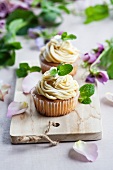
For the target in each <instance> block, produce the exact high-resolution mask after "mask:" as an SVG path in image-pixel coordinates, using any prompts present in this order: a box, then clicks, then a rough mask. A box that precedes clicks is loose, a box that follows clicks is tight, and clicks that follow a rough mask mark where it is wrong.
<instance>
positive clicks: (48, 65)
mask: <svg viewBox="0 0 113 170" xmlns="http://www.w3.org/2000/svg"><path fill="white" fill-rule="evenodd" d="M40 64H41V69H42V73H45V72H46V71H48V70H49V69H50V68H51V67H57V66H58V65H59V64H60V63H52V62H51V63H50V62H47V61H46V60H45V59H44V57H43V56H40ZM72 65H73V70H72V71H71V72H70V75H72V76H74V75H75V74H76V72H77V69H78V64H77V62H76V63H73V64H72Z"/></svg>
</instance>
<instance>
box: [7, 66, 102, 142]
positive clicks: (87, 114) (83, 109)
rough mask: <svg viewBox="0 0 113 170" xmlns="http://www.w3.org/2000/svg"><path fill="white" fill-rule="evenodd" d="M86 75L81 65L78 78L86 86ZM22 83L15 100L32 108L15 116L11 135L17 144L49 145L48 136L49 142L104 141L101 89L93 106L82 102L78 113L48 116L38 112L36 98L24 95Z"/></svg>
mask: <svg viewBox="0 0 113 170" xmlns="http://www.w3.org/2000/svg"><path fill="white" fill-rule="evenodd" d="M35 65H36V63H35ZM86 74H87V72H86V70H84V69H83V68H81V67H80V66H79V69H78V71H77V74H76V75H75V77H74V78H75V79H76V80H77V81H78V83H79V85H80V86H81V85H83V84H85V77H86ZM22 80H23V79H21V78H20V79H17V83H16V89H15V97H14V101H18V102H22V101H26V102H28V105H29V108H28V109H27V111H26V112H25V113H24V114H20V115H16V116H13V117H12V120H11V126H10V136H11V142H12V143H13V144H19V143H38V142H47V141H48V139H47V137H49V141H50V140H51V139H52V140H58V141H76V140H99V139H101V138H102V126H101V114H100V102H99V97H98V89H97V87H96V90H95V94H94V95H93V96H92V103H91V104H90V105H84V104H80V103H78V105H77V107H76V108H75V110H74V111H73V112H71V113H70V114H68V115H65V116H62V117H44V116H42V115H40V114H39V113H37V111H36V109H35V106H34V102H33V98H32V96H31V95H24V94H23V92H22V88H21V84H22ZM45 131H46V134H45ZM45 136H46V137H45Z"/></svg>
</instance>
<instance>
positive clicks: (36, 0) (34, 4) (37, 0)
mask: <svg viewBox="0 0 113 170" xmlns="http://www.w3.org/2000/svg"><path fill="white" fill-rule="evenodd" d="M41 1H42V0H33V2H32V4H31V5H32V6H33V7H35V6H36V5H37V4H38V3H40V2H41Z"/></svg>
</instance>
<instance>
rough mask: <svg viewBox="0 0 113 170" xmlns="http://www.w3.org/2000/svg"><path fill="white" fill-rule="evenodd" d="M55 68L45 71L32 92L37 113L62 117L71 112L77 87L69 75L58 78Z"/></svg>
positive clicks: (75, 102)
mask: <svg viewBox="0 0 113 170" xmlns="http://www.w3.org/2000/svg"><path fill="white" fill-rule="evenodd" d="M55 70H56V72H57V68H56V67H52V68H51V69H50V70H49V71H46V72H45V73H44V74H43V76H42V80H41V81H39V82H38V84H37V86H36V88H35V91H34V102H35V106H36V108H37V111H38V112H39V113H41V114H42V115H44V116H53V117H55V116H62V115H66V114H68V113H70V112H71V111H73V110H74V109H75V107H76V105H77V102H78V94H79V85H78V83H77V81H76V80H74V79H73V77H72V76H71V75H69V74H68V75H65V76H59V75H58V73H56V74H55V75H53V74H51V73H53V72H55Z"/></svg>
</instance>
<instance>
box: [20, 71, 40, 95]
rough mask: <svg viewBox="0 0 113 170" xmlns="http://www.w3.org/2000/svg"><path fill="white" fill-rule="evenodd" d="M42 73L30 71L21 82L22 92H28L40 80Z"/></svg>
mask: <svg viewBox="0 0 113 170" xmlns="http://www.w3.org/2000/svg"><path fill="white" fill-rule="evenodd" d="M41 78H42V74H41V73H39V72H33V73H30V74H29V75H28V76H26V77H25V78H24V80H23V82H22V90H23V92H24V93H26V94H28V93H30V91H31V90H32V89H33V87H35V86H36V84H37V83H38V81H39V80H41Z"/></svg>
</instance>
